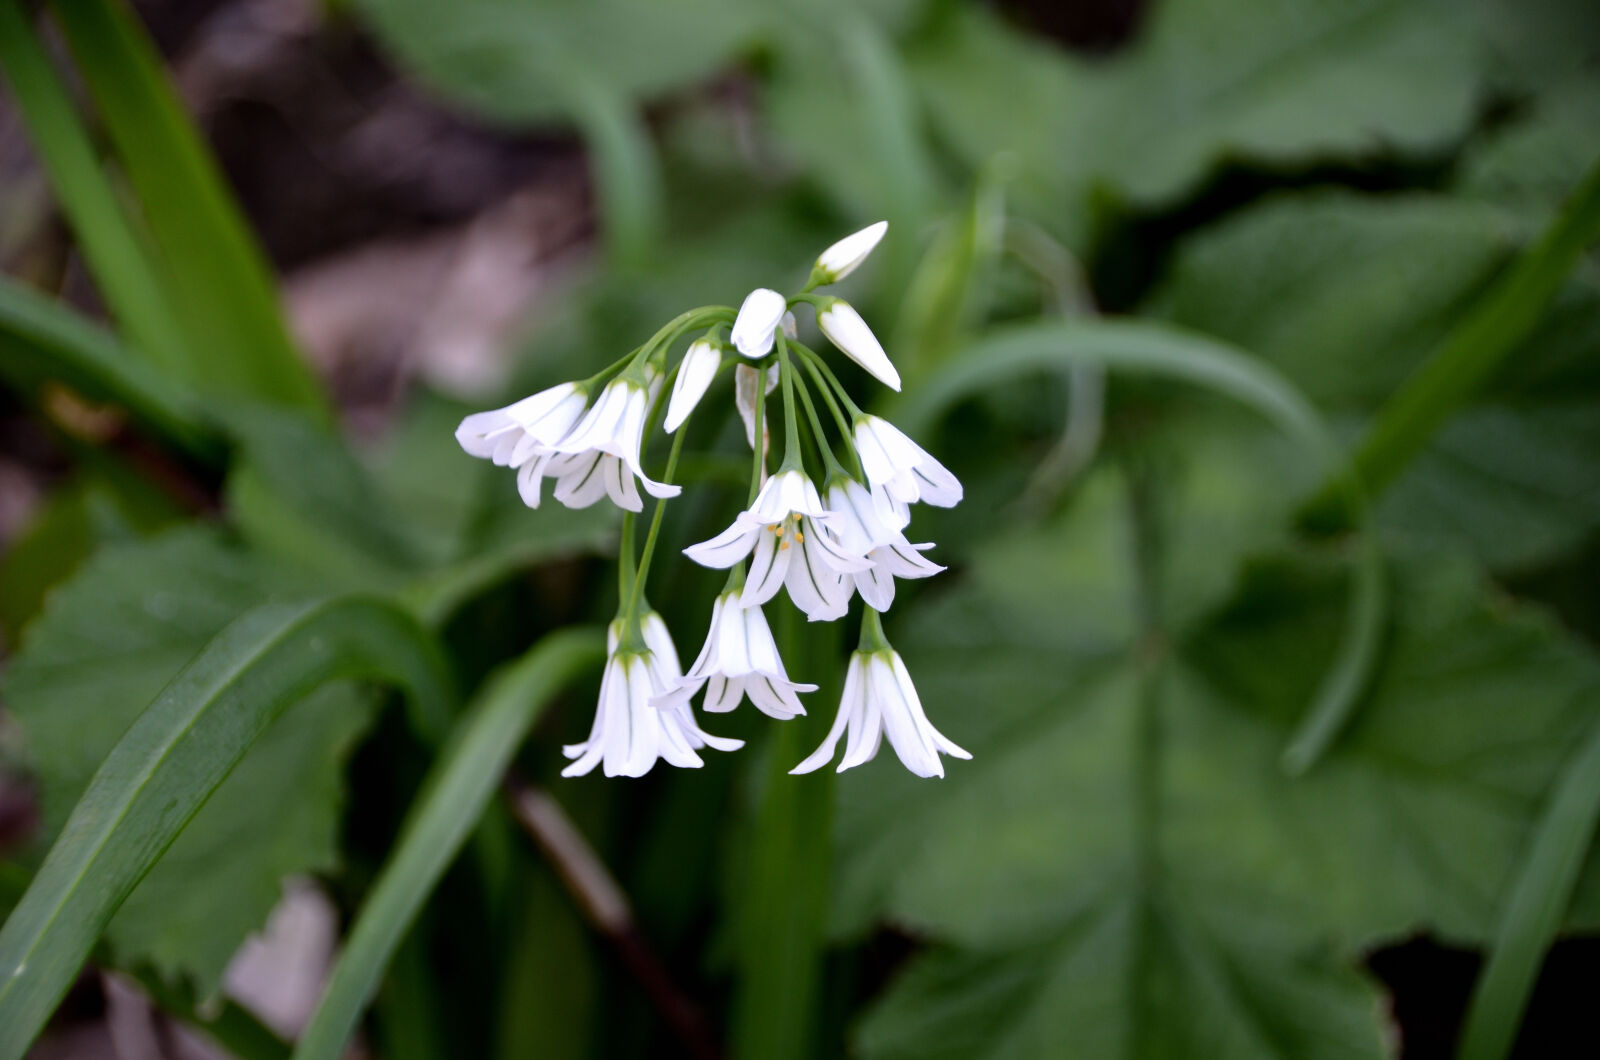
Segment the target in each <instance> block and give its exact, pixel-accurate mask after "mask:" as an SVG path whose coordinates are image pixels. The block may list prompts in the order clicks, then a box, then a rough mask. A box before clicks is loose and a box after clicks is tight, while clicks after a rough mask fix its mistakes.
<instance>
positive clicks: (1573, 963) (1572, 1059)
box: [1367, 938, 1600, 1060]
mask: <svg viewBox="0 0 1600 1060" xmlns="http://www.w3.org/2000/svg"><path fill="white" fill-rule="evenodd" d="M1482 964H1483V959H1482V956H1481V955H1480V954H1478V953H1477V952H1476V951H1474V950H1463V949H1458V948H1456V947H1453V946H1446V945H1444V944H1442V943H1439V942H1437V941H1435V940H1433V939H1431V938H1415V939H1410V940H1408V941H1406V942H1403V943H1400V944H1399V945H1396V946H1386V947H1384V948H1383V949H1381V950H1378V951H1377V952H1375V953H1373V954H1372V956H1371V957H1370V958H1368V960H1367V967H1368V968H1369V969H1370V970H1371V972H1372V973H1373V974H1374V975H1376V976H1377V977H1378V978H1379V979H1380V980H1382V981H1383V983H1384V985H1385V986H1387V987H1388V988H1389V990H1390V991H1391V992H1392V994H1393V1000H1392V1004H1393V1012H1394V1017H1395V1019H1396V1021H1397V1022H1398V1023H1399V1025H1400V1039H1401V1056H1402V1057H1404V1060H1451V1058H1452V1057H1454V1056H1455V1049H1456V1039H1457V1035H1458V1034H1459V1033H1460V1030H1461V1020H1462V1018H1463V1017H1464V1016H1465V1015H1466V1011H1467V1001H1468V999H1469V998H1470V997H1471V994H1472V985H1473V983H1474V982H1475V981H1476V979H1477V977H1478V972H1479V970H1480V969H1481V967H1482ZM1596 968H1600V938H1578V939H1564V940H1561V941H1558V942H1557V943H1556V944H1555V946H1554V947H1553V948H1552V949H1551V950H1550V952H1549V954H1548V955H1546V957H1545V962H1544V970H1543V971H1542V972H1541V973H1540V975H1539V982H1538V985H1537V986H1536V987H1535V988H1534V993H1533V997H1532V998H1531V999H1530V1001H1529V1004H1528V1010H1527V1013H1526V1015H1525V1017H1524V1019H1523V1023H1522V1031H1521V1033H1520V1034H1519V1035H1518V1037H1517V1044H1516V1047H1515V1048H1514V1049H1513V1051H1512V1054H1511V1055H1512V1058H1513V1060H1578V1058H1580V1057H1594V1056H1600V1026H1597V1025H1596V1024H1595V1022H1594V1020H1593V1019H1592V1018H1591V1017H1590V1006H1591V1005H1592V1004H1593V1001H1594V987H1595V969H1596Z"/></svg>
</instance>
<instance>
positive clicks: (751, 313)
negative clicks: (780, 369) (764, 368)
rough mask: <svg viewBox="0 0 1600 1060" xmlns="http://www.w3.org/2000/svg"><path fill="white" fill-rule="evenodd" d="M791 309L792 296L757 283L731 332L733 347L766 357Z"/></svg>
mask: <svg viewBox="0 0 1600 1060" xmlns="http://www.w3.org/2000/svg"><path fill="white" fill-rule="evenodd" d="M788 310H789V302H788V300H787V299H786V298H784V297H783V295H781V294H779V293H778V292H777V291H774V290H771V289H770V288H766V287H757V288H756V289H755V290H753V291H751V292H750V293H749V294H747V295H745V296H744V304H742V305H741V306H739V315H738V316H737V317H735V318H734V321H733V330H732V331H731V332H729V334H728V338H729V340H730V341H731V342H732V343H733V348H734V349H736V350H738V351H739V352H740V353H741V354H743V355H744V356H746V357H749V358H750V359H751V360H756V359H758V358H761V357H765V356H766V355H767V353H768V352H769V351H770V350H771V349H772V343H773V335H774V333H775V332H776V331H777V330H778V328H779V327H780V326H781V325H782V324H783V316H784V314H785V313H787V312H788Z"/></svg>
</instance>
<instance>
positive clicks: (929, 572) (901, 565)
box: [867, 540, 944, 611]
mask: <svg viewBox="0 0 1600 1060" xmlns="http://www.w3.org/2000/svg"><path fill="white" fill-rule="evenodd" d="M921 547H924V546H920V545H912V544H909V543H907V542H905V541H904V540H902V541H901V543H900V544H897V545H885V546H883V547H882V548H876V549H873V550H872V552H871V553H870V554H869V555H868V557H867V558H868V559H870V560H872V562H873V563H874V564H876V565H877V566H878V567H879V568H880V569H882V570H884V571H885V572H887V573H889V574H892V575H894V576H895V577H896V578H931V577H933V576H934V575H935V574H938V573H939V572H940V571H942V570H944V568H943V567H941V566H939V565H938V564H937V563H934V562H933V561H932V560H927V559H923V558H922V553H920V552H918V551H917V549H918V548H921ZM878 610H880V611H881V610H883V608H881V607H880V608H879V609H878Z"/></svg>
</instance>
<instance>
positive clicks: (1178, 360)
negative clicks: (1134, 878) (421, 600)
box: [900, 321, 1387, 773]
mask: <svg viewBox="0 0 1600 1060" xmlns="http://www.w3.org/2000/svg"><path fill="white" fill-rule="evenodd" d="M1083 364H1101V365H1104V366H1105V367H1106V368H1107V369H1110V370H1120V371H1132V372H1145V373H1150V374H1154V375H1162V376H1167V377H1169V378H1174V379H1181V380H1184V381H1186V382H1190V383H1194V384H1195V385H1197V386H1201V387H1204V388H1206V389H1208V390H1212V391H1215V392H1217V393H1219V394H1224V395H1226V396H1228V397H1231V398H1233V399H1235V400H1237V401H1240V402H1242V403H1243V404H1246V405H1249V406H1250V407H1251V408H1254V409H1256V410H1257V411H1259V412H1261V413H1262V414H1264V415H1265V416H1266V417H1267V418H1268V419H1270V420H1272V421H1273V422H1274V423H1276V424H1277V425H1278V426H1279V427H1280V428H1281V429H1282V430H1283V431H1284V432H1285V433H1287V434H1288V435H1290V436H1291V437H1293V438H1295V439H1297V440H1298V441H1300V442H1301V443H1302V444H1304V445H1305V446H1306V448H1308V449H1309V450H1311V452H1312V453H1313V454H1314V455H1315V456H1316V458H1317V459H1318V460H1319V461H1321V462H1322V463H1323V464H1324V465H1325V466H1327V467H1328V468H1329V469H1330V470H1331V473H1332V474H1334V475H1335V478H1334V481H1335V482H1337V483H1338V484H1339V486H1340V488H1341V489H1342V490H1344V492H1345V496H1347V497H1348V498H1349V501H1348V503H1349V504H1350V505H1351V510H1352V511H1353V512H1355V513H1356V516H1357V527H1358V529H1360V530H1361V534H1360V549H1359V554H1358V557H1357V563H1356V568H1355V584H1354V586H1353V588H1352V592H1351V594H1350V602H1349V606H1348V611H1347V615H1346V619H1345V629H1344V635H1343V638H1342V641H1341V643H1340V647H1339V651H1338V654H1337V655H1336V656H1335V658H1334V661H1333V664H1332V666H1331V667H1330V668H1329V670H1328V672H1327V674H1326V675H1325V676H1324V678H1323V680H1322V683H1321V684H1320V686H1319V687H1318V689H1317V691H1316V693H1315V694H1314V696H1313V698H1312V702H1311V705H1310V707H1309V708H1308V709H1307V710H1306V713H1305V716H1304V718H1303V719H1302V720H1301V723H1300V725H1299V726H1298V728H1297V729H1296V730H1295V733H1294V735H1293V736H1292V737H1291V738H1290V741H1289V744H1288V746H1287V747H1286V748H1285V750H1284V757H1283V761H1284V766H1285V768H1286V769H1288V770H1289V771H1290V772H1291V773H1302V772H1304V771H1305V770H1306V769H1309V768H1310V767H1311V765H1312V764H1313V763H1315V762H1316V761H1317V759H1318V758H1320V757H1321V756H1322V754H1323V752H1324V751H1326V750H1327V749H1328V747H1329V746H1330V745H1331V744H1332V743H1333V741H1334V740H1335V739H1336V738H1337V737H1338V735H1339V733H1340V731H1342V729H1343V728H1344V725H1345V723H1346V722H1347V721H1348V720H1349V718H1350V715H1351V713H1352V712H1353V711H1354V710H1355V707H1356V704H1357V702H1358V701H1359V699H1360V696H1361V692H1362V690H1363V688H1364V687H1365V685H1366V683H1367V680H1368V679H1369V677H1370V676H1371V673H1372V668H1373V665H1374V663H1375V662H1376V660H1377V652H1378V642H1379V640H1380V638H1381V634H1382V631H1383V625H1384V615H1385V612H1386V609H1387V606H1386V597H1385V589H1384V570H1383V557H1382V554H1381V552H1380V551H1379V548H1378V544H1377V540H1376V538H1375V536H1374V535H1373V534H1372V533H1370V532H1368V531H1367V529H1366V525H1367V513H1366V504H1365V501H1364V499H1363V495H1362V492H1361V489H1360V487H1359V486H1358V485H1357V484H1356V482H1355V481H1354V480H1353V479H1351V478H1350V477H1349V476H1348V475H1346V474H1342V473H1340V472H1339V471H1338V469H1339V468H1340V467H1341V464H1342V456H1341V454H1340V451H1339V447H1338V444H1337V443H1336V442H1335V441H1334V438H1333V435H1332V434H1331V433H1330V432H1329V430H1328V428H1327V426H1326V425H1325V424H1324V423H1323V421H1322V417H1321V415H1319V414H1318V412H1317V410H1316V409H1315V408H1314V407H1312V405H1311V404H1310V403H1309V402H1308V401H1306V399H1305V398H1304V397H1302V396H1301V395H1300V393H1299V391H1297V390H1296V389H1295V388H1294V386H1293V385H1292V384H1290V383H1289V382H1288V380H1286V379H1284V378H1283V377H1282V376H1281V375H1279V374H1278V373H1277V372H1276V371H1275V370H1274V369H1272V368H1270V367H1268V366H1267V365H1266V364H1264V363H1262V362H1261V361H1259V360H1257V359H1256V358H1253V357H1251V356H1249V355H1248V354H1246V353H1244V352H1242V351H1240V350H1235V349H1233V348H1231V347H1229V346H1226V345H1224V344H1222V343H1219V342H1216V341H1214V340H1211V339H1208V338H1205V337H1203V336H1199V335H1192V334H1188V333H1186V332H1183V331H1180V330H1177V329H1175V328H1169V327H1162V326H1160V325H1154V324H1142V323H1129V322H1121V321H1061V322H1053V323H1043V324H1031V325H1023V326H1019V327H1015V328H1008V329H1003V330H999V331H995V332H992V333H990V334H989V335H988V336H987V337H985V338H983V339H980V340H979V341H978V342H976V343H973V344H972V345H970V346H968V347H967V348H966V349H965V350H963V351H962V353H961V355H960V357H959V359H958V360H956V361H955V362H953V363H952V364H951V365H950V366H949V367H948V368H946V369H945V370H944V371H943V372H941V373H939V374H938V375H935V376H934V377H933V378H932V379H930V380H929V381H928V385H927V386H925V387H924V388H923V389H922V390H921V391H919V392H918V393H917V394H916V396H915V397H914V398H912V399H910V400H909V401H908V402H907V403H906V404H905V405H903V406H902V411H901V413H900V418H901V419H902V420H903V421H904V422H905V424H906V426H907V427H908V428H909V429H911V430H912V431H913V432H915V431H917V430H919V429H921V428H924V427H926V426H928V425H931V424H932V423H933V422H934V420H935V419H936V418H937V417H938V415H939V413H941V412H942V411H944V410H945V409H948V408H949V407H950V406H952V405H953V404H955V403H956V402H957V401H959V400H960V399H961V398H963V397H966V396H967V395H970V394H972V393H975V392H977V391H979V390H982V389H984V388H986V387H989V386H993V385H994V384H996V383H998V382H1000V381H1002V380H1007V379H1014V378H1016V377H1017V376H1019V375H1026V374H1029V373H1033V372H1040V371H1057V372H1059V371H1060V370H1062V369H1065V368H1070V367H1074V366H1077V365H1083Z"/></svg>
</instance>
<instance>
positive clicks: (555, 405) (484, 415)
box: [456, 383, 589, 467]
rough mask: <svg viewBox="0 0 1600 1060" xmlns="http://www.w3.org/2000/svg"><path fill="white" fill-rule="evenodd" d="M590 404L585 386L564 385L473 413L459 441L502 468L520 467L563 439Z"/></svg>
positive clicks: (463, 423)
mask: <svg viewBox="0 0 1600 1060" xmlns="http://www.w3.org/2000/svg"><path fill="white" fill-rule="evenodd" d="M588 403H589V392H588V390H587V389H585V388H584V387H583V385H582V384H580V383H562V384H560V385H559V386H553V387H551V388H550V389H548V390H541V391H539V392H538V393H537V394H533V395H530V396H528V397H525V398H523V399H522V400H521V401H518V402H515V403H514V404H510V405H507V406H506V407H505V408H503V409H493V410H491V411H489V412H474V413H473V414H472V415H470V416H468V417H467V418H466V419H464V420H462V421H461V426H459V427H457V428H456V441H457V442H460V443H461V448H463V449H465V450H466V451H467V452H468V453H470V454H471V455H473V456H479V457H484V458H485V459H489V460H493V461H494V462H495V464H497V465H498V466H500V467H521V466H522V465H523V464H524V463H526V462H527V461H528V460H529V459H530V458H532V457H535V456H538V455H539V454H540V453H541V452H543V451H544V450H545V449H547V448H548V447H550V446H552V445H554V444H556V443H557V442H559V441H560V440H561V439H562V438H564V437H565V436H566V434H567V432H568V431H570V430H571V429H572V425H573V424H574V423H577V422H578V417H579V416H582V415H583V409H584V406H585V405H587V404H588Z"/></svg>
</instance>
